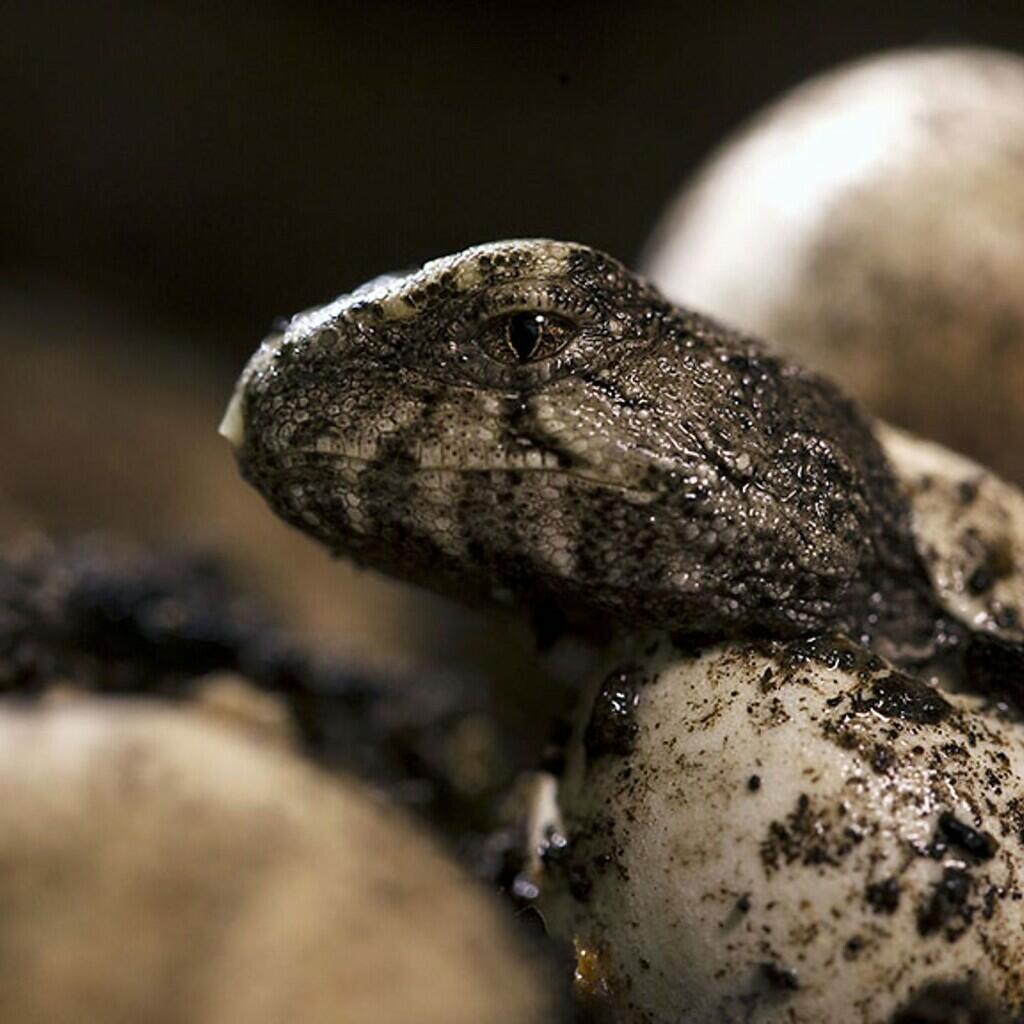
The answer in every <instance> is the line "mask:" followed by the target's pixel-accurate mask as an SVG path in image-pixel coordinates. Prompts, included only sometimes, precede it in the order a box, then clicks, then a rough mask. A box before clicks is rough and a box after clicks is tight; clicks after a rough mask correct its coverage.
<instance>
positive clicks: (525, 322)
mask: <svg viewBox="0 0 1024 1024" xmlns="http://www.w3.org/2000/svg"><path fill="white" fill-rule="evenodd" d="M543 333H544V317H543V316H542V315H541V314H540V313H516V315H515V316H514V317H512V318H511V319H510V320H509V322H508V343H509V346H510V347H511V348H512V351H513V352H515V354H516V355H517V356H518V357H519V361H520V362H521V363H525V362H526V360H527V359H529V358H530V357H531V356H532V355H534V353H535V352H536V351H537V347H538V346H539V345H540V339H541V335H542V334H543Z"/></svg>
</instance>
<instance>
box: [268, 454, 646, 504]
mask: <svg viewBox="0 0 1024 1024" xmlns="http://www.w3.org/2000/svg"><path fill="white" fill-rule="evenodd" d="M310 457H312V458H313V459H314V460H316V461H323V462H331V463H345V464H347V465H349V466H351V467H352V468H354V469H357V470H363V469H367V468H368V467H370V466H372V465H374V464H375V463H376V464H378V465H379V466H384V465H386V463H381V462H379V461H378V459H375V458H365V457H363V456H359V455H346V454H343V453H341V452H325V451H320V450H318V449H316V448H300V449H298V450H296V451H293V452H291V453H290V454H289V455H288V456H286V457H285V458H284V460H282V461H283V465H284V467H285V468H286V469H291V468H295V469H298V468H301V467H300V466H299V465H292V464H291V463H292V462H293V461H296V460H298V459H302V460H303V462H304V464H305V465H308V464H309V463H308V462H305V460H306V459H309V458H310ZM551 458H553V459H554V458H556V457H555V456H551ZM394 464H395V465H397V466H401V467H403V468H405V469H407V471H408V473H409V475H414V474H418V473H449V474H451V475H453V476H471V475H477V474H480V475H482V474H494V473H501V474H511V473H516V474H519V475H524V474H530V475H534V474H536V475H543V476H548V477H556V478H557V477H561V478H566V479H571V480H579V481H581V482H583V483H587V484H593V485H596V486H598V487H601V488H603V489H606V490H609V491H615V492H617V493H621V494H629V495H631V496H633V497H636V498H640V499H643V500H645V501H653V500H654V499H655V498H657V497H658V496H659V493H660V492H659V491H656V490H652V489H650V488H645V487H636V486H631V485H630V484H626V483H622V482H619V481H616V480H610V479H608V478H606V477H600V476H595V475H592V474H590V473H581V472H579V471H578V470H573V469H567V468H565V467H564V466H561V465H550V464H549V465H543V466H527V465H507V464H506V465H475V466H458V465H453V464H449V463H422V462H417V461H416V460H415V459H408V460H401V459H396V460H395V462H394Z"/></svg>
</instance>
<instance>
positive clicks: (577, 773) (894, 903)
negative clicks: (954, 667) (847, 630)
mask: <svg viewBox="0 0 1024 1024" xmlns="http://www.w3.org/2000/svg"><path fill="white" fill-rule="evenodd" d="M1022 780H1024V730H1022V727H1021V726H1020V725H1016V724H1011V723H1009V722H1007V721H1004V720H1002V719H1000V718H999V717H997V715H996V713H995V712H989V711H986V710H984V709H981V708H980V707H979V705H978V702H977V701H976V700H975V699H973V698H968V697H964V696H959V695H953V694H944V693H941V692H939V691H938V690H937V689H935V688H933V687H931V686H930V685H928V684H927V683H926V682H924V681H922V680H921V679H918V678H914V677H910V676H907V675H904V674H902V673H900V672H898V671H896V670H894V669H893V668H892V667H891V666H889V665H888V664H887V663H885V662H884V661H882V660H881V659H879V658H877V657H875V656H873V655H871V654H869V653H867V652H865V651H864V650H863V649H861V648H859V647H857V646H855V645H853V644H851V643H849V642H848V641H846V640H843V639H836V640H826V639H817V640H801V641H793V642H790V643H785V644H784V643H767V642H765V643H762V644H757V645H742V644H731V645H726V646H718V647H714V648H710V649H707V650H705V651H702V652H701V651H695V650H686V649H677V648H676V647H675V646H674V645H673V643H672V642H671V640H669V639H668V638H665V637H661V638H657V637H655V638H652V639H650V640H649V641H639V640H638V641H636V642H635V643H634V644H632V645H631V646H629V647H628V648H624V649H622V650H621V651H620V652H619V653H618V657H617V660H616V661H615V663H614V666H613V667H612V668H611V669H610V671H608V672H607V673H604V674H602V675H601V677H600V678H599V679H598V680H597V681H596V682H595V685H593V686H592V687H591V690H590V693H589V694H588V696H587V698H586V699H585V700H584V701H583V704H582V710H581V713H580V719H579V722H578V724H577V729H576V733H575V738H574V740H573V741H572V744H571V748H570V751H569V757H568V763H567V768H566V774H565V776H564V778H563V781H562V784H561V788H560V794H559V802H560V812H561V815H562V820H561V822H559V825H560V827H561V829H563V830H564V836H565V838H566V839H567V840H568V843H567V845H564V846H563V844H562V842H561V840H559V841H557V842H554V843H552V844H551V845H550V848H549V851H548V856H547V857H546V859H545V861H544V869H543V876H544V877H543V880H542V881H543V893H542V904H541V905H542V910H543V912H544V914H545V916H546V919H547V921H548V925H549V927H550V929H551V930H552V931H553V932H554V933H555V934H556V935H559V936H561V937H562V938H564V939H567V940H571V941H572V942H573V943H574V944H575V947H576V952H577V964H578V967H577V983H578V987H579V989H580V995H581V997H582V998H583V999H584V1001H585V1002H586V1001H587V1000H588V999H589V1000H591V1001H596V1002H597V1003H598V1004H603V1005H604V1006H605V1007H606V1009H607V1010H608V1011H610V1014H611V1019H613V1020H615V1021H618V1022H623V1024H712V1022H714V1024H730V1022H735V1024H739V1022H757V1024H769V1022H776V1021H777V1022H780V1024H781V1022H786V1024H811V1022H813V1024H821V1022H825V1021H827V1022H829V1024H875V1022H877V1024H882V1022H892V1021H906V1022H909V1021H912V1020H931V1019H946V1018H945V1017H939V1018H932V1017H928V1016H927V1015H926V1012H929V1011H928V1007H929V1006H931V1005H932V1004H935V1003H938V1004H939V1005H940V1006H946V1008H947V1009H948V1008H950V1007H953V1006H954V1005H959V1006H961V1007H962V1008H963V1012H964V1013H965V1014H966V1013H968V1012H970V1011H969V1010H968V1009H967V1007H970V1008H971V1009H972V1010H973V1011H977V1012H978V1013H979V1014H981V1013H986V1012H991V1013H992V1014H994V1015H997V1014H998V1013H1001V1012H1011V1011H1012V1012H1015V1013H1020V1012H1021V1010H1022V1008H1024V860H1022V856H1024V783H1022ZM950 1012H952V1010H950ZM901 1014H902V1016H901ZM956 1019H958V1020H959V1019H961V1018H960V1017H957V1018H956ZM962 1019H964V1020H967V1019H971V1020H974V1019H979V1020H980V1019H983V1018H982V1017H981V1016H978V1017H977V1018H975V1017H970V1018H968V1017H967V1016H964V1017H963V1018H962ZM984 1019H986V1020H987V1019H990V1018H988V1017H985V1018H984ZM991 1019H993V1020H996V1019H1002V1018H1001V1017H999V1016H993V1017H992V1018H991Z"/></svg>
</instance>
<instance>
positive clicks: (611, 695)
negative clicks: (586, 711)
mask: <svg viewBox="0 0 1024 1024" xmlns="http://www.w3.org/2000/svg"><path fill="white" fill-rule="evenodd" d="M635 673H636V669H635V668H634V667H633V666H627V667H623V668H617V669H615V670H614V671H613V672H611V673H610V674H609V675H608V677H607V678H606V679H605V681H604V682H603V683H602V684H601V688H600V690H599V691H598V694H597V696H596V697H595V698H594V706H593V709H592V710H591V713H590V721H589V722H588V723H587V728H586V731H585V732H584V734H583V747H584V749H585V750H586V752H587V758H588V760H591V761H593V760H597V759H598V758H600V757H605V756H606V755H610V756H614V757H626V756H628V755H629V754H631V753H632V752H633V749H634V747H635V746H636V738H637V732H638V730H639V726H638V725H637V722H636V708H637V704H638V702H639V693H638V685H639V682H640V681H639V680H638V679H637V678H636V675H635Z"/></svg>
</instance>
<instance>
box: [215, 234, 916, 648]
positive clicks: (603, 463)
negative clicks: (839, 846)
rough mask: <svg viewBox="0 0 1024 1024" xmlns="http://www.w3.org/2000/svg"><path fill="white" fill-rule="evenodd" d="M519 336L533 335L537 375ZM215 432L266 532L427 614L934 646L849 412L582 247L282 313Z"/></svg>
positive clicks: (896, 525)
mask: <svg viewBox="0 0 1024 1024" xmlns="http://www.w3.org/2000/svg"><path fill="white" fill-rule="evenodd" d="M524 316H525V317H527V320H526V321H523V320H522V317H524ZM517 317H518V318H520V319H519V320H517V319H516V318H517ZM524 322H525V323H527V324H528V325H529V330H530V331H535V330H536V329H537V328H536V324H543V325H544V326H543V328H542V331H543V332H544V333H543V338H542V340H543V341H544V343H545V344H544V346H542V348H543V351H542V354H541V355H540V356H538V357H534V356H533V355H532V354H531V353H529V352H525V351H524V345H525V342H524V341H523V339H524V338H525V339H526V341H529V337H530V335H529V334H523V331H524V330H526V328H524V327H523V323H524ZM516 331H519V335H517V336H516V338H517V340H518V341H519V342H520V344H519V347H518V348H516V347H515V346H514V345H513V344H512V343H511V342H509V339H510V338H512V337H513V335H514V332H516ZM540 348H541V347H539V348H538V351H540ZM232 415H233V417H234V422H235V429H234V433H235V437H234V440H235V441H236V444H237V449H238V458H239V462H240V465H241V468H242V471H243V473H244V474H245V476H246V477H247V479H248V480H249V481H250V482H252V483H253V484H254V485H255V486H256V487H257V488H258V489H259V490H260V491H261V492H262V493H263V494H264V495H265V497H266V498H267V500H268V501H269V502H270V504H271V505H272V507H273V508H274V509H275V510H276V511H277V512H278V513H279V514H280V515H281V516H283V517H284V518H285V519H286V520H288V521H289V522H291V523H293V524H295V525H296V526H298V527H300V528H301V529H303V530H306V531H308V532H309V533H311V534H313V535H314V536H316V537H318V538H319V539H320V540H322V541H323V542H324V543H325V544H327V545H328V546H329V547H330V548H331V549H332V550H334V551H335V552H337V553H339V554H343V555H346V556H348V557H351V558H353V559H355V560H357V561H359V562H361V563H364V564H368V565H371V566H374V567H376V568H378V569H381V570H384V571H386V572H389V573H392V574H395V575H398V576H401V577H404V578H406V579H410V580H413V581H416V582H419V583H422V584H425V585H427V586H430V587H432V588H435V589H438V590H441V591H443V592H446V593H453V594H457V595H459V596H461V597H463V598H465V599H468V600H479V599H481V598H485V597H486V598H497V599H499V600H506V601H516V602H521V603H527V604H530V605H532V606H534V607H541V608H551V609H553V610H554V609H558V610H560V611H561V612H562V613H564V614H566V615H567V616H568V617H569V619H570V621H572V620H579V619H581V618H582V619H590V620H593V619H597V620H598V621H600V620H602V619H605V618H609V617H610V618H611V619H612V620H613V621H614V622H616V623H619V624H623V625H626V626H635V625H645V626H666V627H671V628H674V629H677V630H682V631H684V632H690V633H701V634H714V635H722V636H730V635H751V634H772V635H792V634H798V633H806V632H808V631H810V630H819V629H822V628H833V629H834V628H839V629H845V630H847V631H848V632H850V633H851V634H852V635H854V636H856V637H858V638H860V639H863V640H865V641H866V642H875V641H878V642H882V643H883V644H888V646H889V648H891V650H890V651H889V653H897V650H898V649H906V650H910V649H914V648H916V647H920V646H922V645H924V646H927V645H928V644H930V643H931V642H932V634H933V632H934V630H935V620H936V612H935V608H934V602H933V599H932V596H931V590H930V586H929V584H928V581H927V577H926V575H925V573H924V572H923V570H922V566H921V563H920V560H919V558H918V556H917V552H916V550H915V546H914V541H913V538H912V536H911V532H910V525H909V524H910V520H909V514H908V509H907V505H906V500H905V497H904V496H903V495H902V493H901V492H900V490H899V488H898V487H897V485H896V483H895V481H894V479H893V476H892V473H891V471H890V468H889V465H888V463H887V461H886V459H885V457H884V455H883V454H882V452H881V450H880V449H879V446H878V444H877V442H876V439H875V437H874V434H873V432H872V429H871V427H870V425H869V424H868V423H867V422H866V421H865V419H864V418H863V417H862V416H861V414H860V412H859V411H858V410H857V409H856V408H855V407H854V406H853V405H852V404H851V403H850V402H849V401H847V400H846V399H845V398H844V397H843V396H842V395H841V394H840V393H839V392H838V391H837V390H836V389H835V388H834V387H833V386H832V385H831V384H830V383H829V382H827V381H825V380H823V379H822V378H820V377H818V376H816V375H814V374H812V373H810V372H808V371H806V370H804V369H803V368H801V367H799V366H797V365H796V364H794V363H792V362H789V361H788V360H786V359H785V358H784V357H782V356H781V355H779V354H777V353H776V352H774V351H773V350H771V349H770V348H769V347H768V346H766V345H765V344H763V343H762V342H760V341H757V340H755V339H752V338H748V337H744V336H743V335H741V334H737V333H735V332H733V331H730V330H727V329H725V328H723V327H722V326H720V325H719V324H717V323H715V322H714V321H712V320H710V319H707V318H705V317H702V316H699V315H697V314H695V313H691V312H689V311H687V310H683V309H679V308H676V307H674V306H672V305H671V304H670V303H668V302H667V301H666V300H665V299H664V298H663V297H662V296H661V295H660V294H659V293H658V292H657V291H656V290H655V289H654V288H653V287H652V286H650V285H649V284H647V283H646V282H645V281H643V280H641V279H640V278H638V277H636V276H634V275H633V274H631V273H630V272H629V271H627V270H626V269H625V268H624V267H623V266H622V265H621V264H620V263H618V262H617V261H615V260H614V259H612V258H610V257H608V256H606V255H604V254H602V253H599V252H596V251H594V250H592V249H589V248H587V247H585V246H582V245H577V244H569V243H564V242H555V241H547V240H527V241H514V242H500V243H494V244H490V245H484V246H478V247H476V248H472V249H469V250H466V251H465V252H462V253H459V254H457V255H455V256H451V257H447V258H444V259H440V260H436V261H433V262H431V263H427V264H426V265H425V266H424V267H423V268H421V269H420V270H418V271H414V272H411V273H408V274H404V275H389V276H387V277H384V278H378V279H376V280H375V281H371V282H370V283H369V284H367V285H364V286H363V287H362V288H360V289H358V290H357V291H355V292H353V293H351V294H349V295H346V296H343V297H342V298H340V299H338V300H336V301H335V302H333V303H330V304H328V305H326V306H323V307H321V308H318V309H314V310H311V311H309V312H307V313H303V314H300V315H298V316H296V317H294V318H293V319H292V320H291V321H290V323H289V324H288V325H287V326H286V327H285V328H284V329H283V330H282V331H280V332H278V333H276V334H274V335H272V336H271V337H269V338H268V339H267V340H266V341H265V342H264V343H263V345H262V347H261V348H260V349H259V351H258V352H257V353H256V355H255V356H254V357H253V358H252V360H251V362H250V364H249V366H248V367H247V369H246V370H245V373H244V374H243V376H242V378H241V380H240V382H239V385H238V390H237V392H236V396H235V398H234V400H233V409H232Z"/></svg>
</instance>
